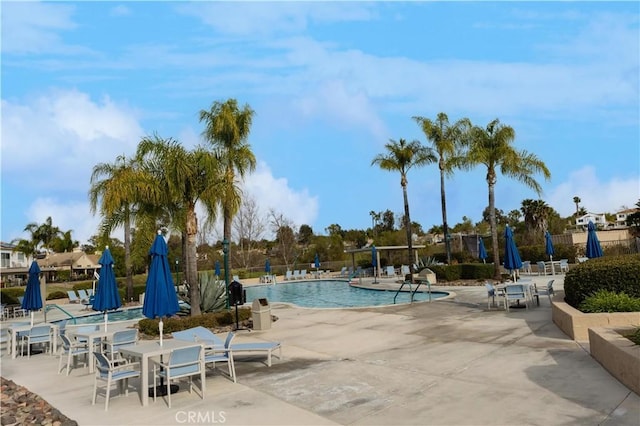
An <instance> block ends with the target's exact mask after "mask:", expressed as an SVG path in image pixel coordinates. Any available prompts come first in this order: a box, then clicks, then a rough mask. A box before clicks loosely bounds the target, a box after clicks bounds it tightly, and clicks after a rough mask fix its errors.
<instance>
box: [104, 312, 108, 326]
mask: <svg viewBox="0 0 640 426" xmlns="http://www.w3.org/2000/svg"><path fill="white" fill-rule="evenodd" d="M108 319H109V316H108V315H107V311H104V331H107V320H108Z"/></svg>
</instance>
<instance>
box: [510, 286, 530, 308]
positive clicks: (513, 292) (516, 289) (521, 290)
mask: <svg viewBox="0 0 640 426" xmlns="http://www.w3.org/2000/svg"><path fill="white" fill-rule="evenodd" d="M514 300H515V301H517V303H520V301H521V300H522V301H523V302H524V306H525V308H526V309H527V310H528V309H529V297H528V295H527V290H526V289H525V286H524V284H507V285H506V286H505V287H504V308H505V310H506V311H507V312H509V304H510V302H511V301H514Z"/></svg>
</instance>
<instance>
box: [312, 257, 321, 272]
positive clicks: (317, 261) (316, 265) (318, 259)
mask: <svg viewBox="0 0 640 426" xmlns="http://www.w3.org/2000/svg"><path fill="white" fill-rule="evenodd" d="M313 263H314V266H315V267H316V269H318V268H319V267H320V258H319V257H318V253H316V257H315V258H314V259H313Z"/></svg>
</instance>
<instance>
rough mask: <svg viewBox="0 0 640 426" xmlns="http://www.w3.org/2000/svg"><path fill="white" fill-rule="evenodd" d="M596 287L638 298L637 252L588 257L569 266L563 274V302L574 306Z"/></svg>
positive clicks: (639, 269)
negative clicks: (586, 259) (595, 257)
mask: <svg viewBox="0 0 640 426" xmlns="http://www.w3.org/2000/svg"><path fill="white" fill-rule="evenodd" d="M599 290H608V291H611V292H613V293H625V294H627V295H628V296H630V297H640V255H639V254H630V255H621V256H607V257H601V258H597V259H589V260H588V261H586V262H583V263H580V264H578V265H576V266H574V267H573V268H571V269H570V270H569V271H568V272H567V274H566V275H565V277H564V293H565V301H566V302H567V303H568V304H569V305H571V306H573V307H574V308H576V309H578V308H579V307H580V304H581V303H582V302H583V301H584V300H585V299H586V298H587V297H589V296H592V295H594V294H596V293H597V292H598V291H599Z"/></svg>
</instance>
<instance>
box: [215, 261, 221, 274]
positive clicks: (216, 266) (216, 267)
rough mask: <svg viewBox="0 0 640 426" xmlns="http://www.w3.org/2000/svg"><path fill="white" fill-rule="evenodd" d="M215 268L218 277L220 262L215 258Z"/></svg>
mask: <svg viewBox="0 0 640 426" xmlns="http://www.w3.org/2000/svg"><path fill="white" fill-rule="evenodd" d="M215 269H216V270H215V274H216V277H219V276H220V262H219V261H217V260H216V265H215Z"/></svg>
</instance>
